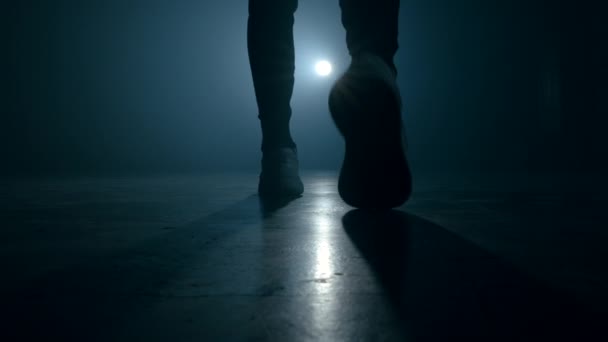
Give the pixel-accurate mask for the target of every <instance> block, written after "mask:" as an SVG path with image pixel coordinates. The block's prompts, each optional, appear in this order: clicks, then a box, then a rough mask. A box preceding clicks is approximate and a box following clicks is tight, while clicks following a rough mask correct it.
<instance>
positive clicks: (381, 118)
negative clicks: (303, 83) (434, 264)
mask: <svg viewBox="0 0 608 342" xmlns="http://www.w3.org/2000/svg"><path fill="white" fill-rule="evenodd" d="M329 109H330V112H331V115H332V118H333V120H334V122H335V124H336V126H337V128H338V130H339V131H340V133H341V134H342V136H343V137H344V140H345V145H346V146H345V147H346V151H345V155H344V161H343V163H342V168H341V170H340V178H339V181H338V192H339V194H340V197H342V199H343V200H344V201H345V202H346V203H347V204H349V205H351V206H353V207H357V208H393V207H397V206H400V205H402V204H403V203H405V201H406V200H407V199H408V198H409V196H410V194H411V191H412V177H411V173H410V169H409V166H408V163H407V160H406V157H405V151H404V146H403V145H404V144H403V134H402V133H403V124H402V119H401V95H400V94H399V89H398V87H397V81H396V74H395V72H394V70H393V69H391V68H390V67H389V66H388V64H387V63H386V62H384V61H383V60H382V59H381V58H380V57H378V56H375V55H371V54H367V55H362V56H358V57H356V58H353V61H352V63H351V65H350V67H349V68H348V70H347V71H346V72H345V73H344V75H342V76H341V78H340V79H339V80H338V81H337V82H336V83H335V84H334V86H333V88H332V89H331V92H330V95H329Z"/></svg>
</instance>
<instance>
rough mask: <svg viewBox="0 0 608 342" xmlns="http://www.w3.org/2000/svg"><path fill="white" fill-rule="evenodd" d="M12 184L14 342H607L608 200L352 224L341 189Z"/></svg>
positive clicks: (451, 208) (446, 197)
mask: <svg viewBox="0 0 608 342" xmlns="http://www.w3.org/2000/svg"><path fill="white" fill-rule="evenodd" d="M304 180H305V184H306V188H307V190H306V193H305V195H304V196H303V197H302V198H299V199H297V200H294V201H292V202H290V203H282V204H273V203H270V204H269V203H261V202H260V200H259V198H258V197H257V196H256V195H255V189H256V181H257V175H256V174H253V173H251V174H238V175H237V174H234V175H206V176H196V177H195V176H183V177H177V176H176V177H155V178H116V179H109V178H108V179H79V180H54V181H50V180H44V181H31V180H30V181H4V182H2V183H1V186H2V187H1V188H0V189H1V190H0V204H1V206H0V214H1V220H2V221H1V222H2V228H1V231H0V234H1V236H2V238H1V239H0V259H1V260H2V261H1V262H2V269H3V277H2V281H1V282H0V289H1V290H2V292H1V293H2V299H1V302H0V303H1V308H2V309H1V310H2V311H1V312H2V318H1V320H0V325H1V327H0V341H23V340H30V339H31V338H39V339H44V340H52V341H55V340H57V341H94V340H102V341H140V340H141V341H216V340H277V341H308V340H310V341H357V340H360V341H376V340H389V341H392V340H396V341H401V340H405V341H410V340H411V341H450V340H461V339H462V338H467V339H468V340H480V341H481V340H483V341H497V340H498V341H522V340H535V341H557V340H560V341H561V340H567V341H601V340H604V341H605V340H607V338H608V319H607V318H608V295H607V294H606V290H608V276H607V274H606V265H605V261H606V260H608V258H607V257H608V252H607V247H606V246H607V242H608V231H607V230H606V228H607V227H608V225H607V224H606V223H607V221H608V220H607V214H606V205H607V204H608V196H606V195H604V194H602V193H599V192H589V191H583V190H582V189H580V188H576V187H575V188H574V189H569V190H565V189H564V188H561V189H560V190H557V189H558V188H555V187H552V186H551V185H547V186H539V185H538V184H536V183H530V184H536V185H535V186H529V185H526V186H520V187H513V186H511V185H506V184H504V183H502V182H500V181H493V182H489V183H482V182H473V183H469V184H466V183H458V184H459V185H456V183H450V182H448V183H437V182H433V181H432V180H425V181H422V180H418V182H417V187H416V192H415V194H414V196H413V198H412V200H411V201H410V202H409V203H408V204H407V205H405V206H404V207H403V208H400V209H399V210H394V211H389V212H365V211H358V210H352V208H350V207H348V206H347V205H345V204H343V203H342V202H341V200H340V199H339V197H338V195H337V193H336V176H335V173H316V172H315V173H313V172H309V173H305V176H304Z"/></svg>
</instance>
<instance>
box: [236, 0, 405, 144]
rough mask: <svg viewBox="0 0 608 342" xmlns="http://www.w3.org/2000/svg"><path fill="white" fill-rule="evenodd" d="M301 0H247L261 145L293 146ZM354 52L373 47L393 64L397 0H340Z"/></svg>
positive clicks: (353, 53) (348, 45)
mask: <svg viewBox="0 0 608 342" xmlns="http://www.w3.org/2000/svg"><path fill="white" fill-rule="evenodd" d="M297 7H298V0H249V22H248V26H247V45H248V51H249V63H250V65H251V74H252V77H253V85H254V89H255V95H256V100H257V104H258V111H259V113H258V115H259V118H260V121H261V125H262V135H263V142H262V149H265V148H268V147H274V146H293V141H292V140H291V136H290V134H289V120H290V118H291V106H290V100H291V95H292V93H293V84H294V71H295V53H294V42H293V23H294V13H295V11H296V9H297ZM340 8H341V9H342V24H343V25H344V28H345V29H346V44H347V47H348V51H349V53H350V54H351V56H353V57H355V56H357V55H358V54H361V53H365V52H370V53H374V54H377V55H379V56H380V57H382V58H383V59H384V60H385V61H386V62H387V63H388V64H389V65H390V66H392V67H393V68H394V63H393V57H394V55H395V53H396V52H397V48H398V45H397V27H398V15H399V0H340Z"/></svg>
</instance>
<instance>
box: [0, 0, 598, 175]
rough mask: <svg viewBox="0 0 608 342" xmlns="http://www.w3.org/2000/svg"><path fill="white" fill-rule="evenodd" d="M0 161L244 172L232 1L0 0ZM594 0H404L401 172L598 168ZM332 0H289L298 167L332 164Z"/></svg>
mask: <svg viewBox="0 0 608 342" xmlns="http://www.w3.org/2000/svg"><path fill="white" fill-rule="evenodd" d="M3 6H4V8H3V10H2V17H3V18H2V19H3V20H2V23H3V25H4V26H6V27H3V28H4V29H3V34H5V35H6V37H3V41H4V45H3V53H2V72H3V74H2V102H1V108H0V109H1V111H2V113H1V114H2V117H1V127H0V134H1V138H0V139H1V140H0V142H1V146H2V147H1V150H0V153H1V154H2V159H3V163H2V165H3V166H2V168H1V171H0V172H2V173H3V174H17V175H29V174H39V175H52V174H63V175H68V174H85V175H86V174H105V173H157V172H193V171H204V170H211V169H213V170H221V169H242V168H245V169H255V168H257V166H258V158H259V139H260V134H259V130H258V122H257V118H256V114H257V112H256V108H255V100H254V96H253V90H252V85H251V79H250V76H249V66H248V64H247V63H248V61H247V55H246V46H245V30H246V19H247V5H246V1H237V0H223V1H214V2H211V1H203V0H197V1H195V0H174V1H169V0H155V1H143V0H131V1H118V0H115V1H114V0H106V1H101V0H94V1H93V0H91V1H86V2H83V1H75V0H58V1H42V0H25V1H19V2H15V3H14V4H3ZM602 6H603V5H601V4H599V2H598V4H596V3H595V2H591V1H589V2H587V3H586V2H584V1H583V2H581V1H579V2H571V3H569V4H567V3H563V2H548V1H540V0H536V1H524V0H516V1H507V0H499V1H482V0H469V1H448V0H409V1H402V8H401V22H400V30H401V33H400V45H401V48H400V51H399V53H398V56H397V65H398V67H399V72H400V74H399V82H400V85H401V87H402V93H403V96H404V100H405V109H406V110H405V113H404V117H405V120H406V124H407V132H408V137H409V145H410V149H409V151H410V152H409V153H410V158H411V159H412V163H413V165H414V168H415V169H417V170H419V172H423V171H427V170H429V171H433V170H442V171H447V172H462V171H470V172H498V171H508V172H529V171H546V170H550V171H561V170H566V169H568V170H573V171H585V172H587V171H598V172H602V171H606V170H608V168H607V167H606V163H605V156H604V155H606V153H605V152H604V151H605V149H606V147H608V140H607V138H606V136H607V135H606V133H605V132H604V131H605V129H606V124H607V123H608V119H607V115H606V114H607V113H608V109H607V102H608V101H607V96H608V90H607V86H606V79H607V76H608V71H607V66H606V61H607V60H608V55H607V52H606V51H607V48H606V38H605V37H606V36H607V35H606V34H607V32H606V24H605V20H604V17H603V14H602V13H606V12H605V11H604V10H603V8H602ZM343 38H344V31H343V29H342V27H341V25H340V23H339V8H338V5H337V1H334V2H328V1H326V0H314V1H313V0H308V1H307V0H301V1H300V10H299V11H298V14H297V18H296V48H297V73H296V77H297V81H296V82H297V83H296V93H295V95H294V99H293V106H294V119H293V131H294V136H295V137H296V139H297V141H298V144H299V148H300V151H301V153H302V164H303V166H304V167H306V168H327V167H330V168H331V167H337V166H338V165H339V162H340V154H341V151H342V145H341V141H340V139H339V137H338V136H337V133H336V130H335V128H333V126H332V124H331V121H330V120H329V117H328V115H327V108H326V95H327V91H328V89H329V86H330V84H331V82H330V80H320V79H318V78H315V77H314V75H312V74H311V72H310V66H311V63H313V62H314V60H315V58H321V57H324V58H329V59H331V60H332V61H334V62H335V63H336V68H337V69H338V70H343V69H344V68H345V67H346V66H347V63H348V55H347V53H346V47H345V45H344V41H343Z"/></svg>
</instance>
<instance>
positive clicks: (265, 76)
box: [247, 0, 298, 149]
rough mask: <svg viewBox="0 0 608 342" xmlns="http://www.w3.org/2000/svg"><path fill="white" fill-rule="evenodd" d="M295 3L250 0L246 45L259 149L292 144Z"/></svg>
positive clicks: (290, 1)
mask: <svg viewBox="0 0 608 342" xmlns="http://www.w3.org/2000/svg"><path fill="white" fill-rule="evenodd" d="M297 6H298V1H297V0H249V20H248V26H247V47H248V52H249V63H250V66H251V74H252V77H253V86H254V89H255V95H256V100H257V104H258V111H259V112H258V117H259V118H260V122H261V125H262V136H263V140H262V149H264V148H267V147H275V146H281V147H283V146H295V145H294V144H293V140H292V139H291V134H290V133H289V120H290V118H291V106H290V101H291V95H292V93H293V85H294V71H295V52H294V41H293V24H294V13H295V11H296V9H297Z"/></svg>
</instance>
